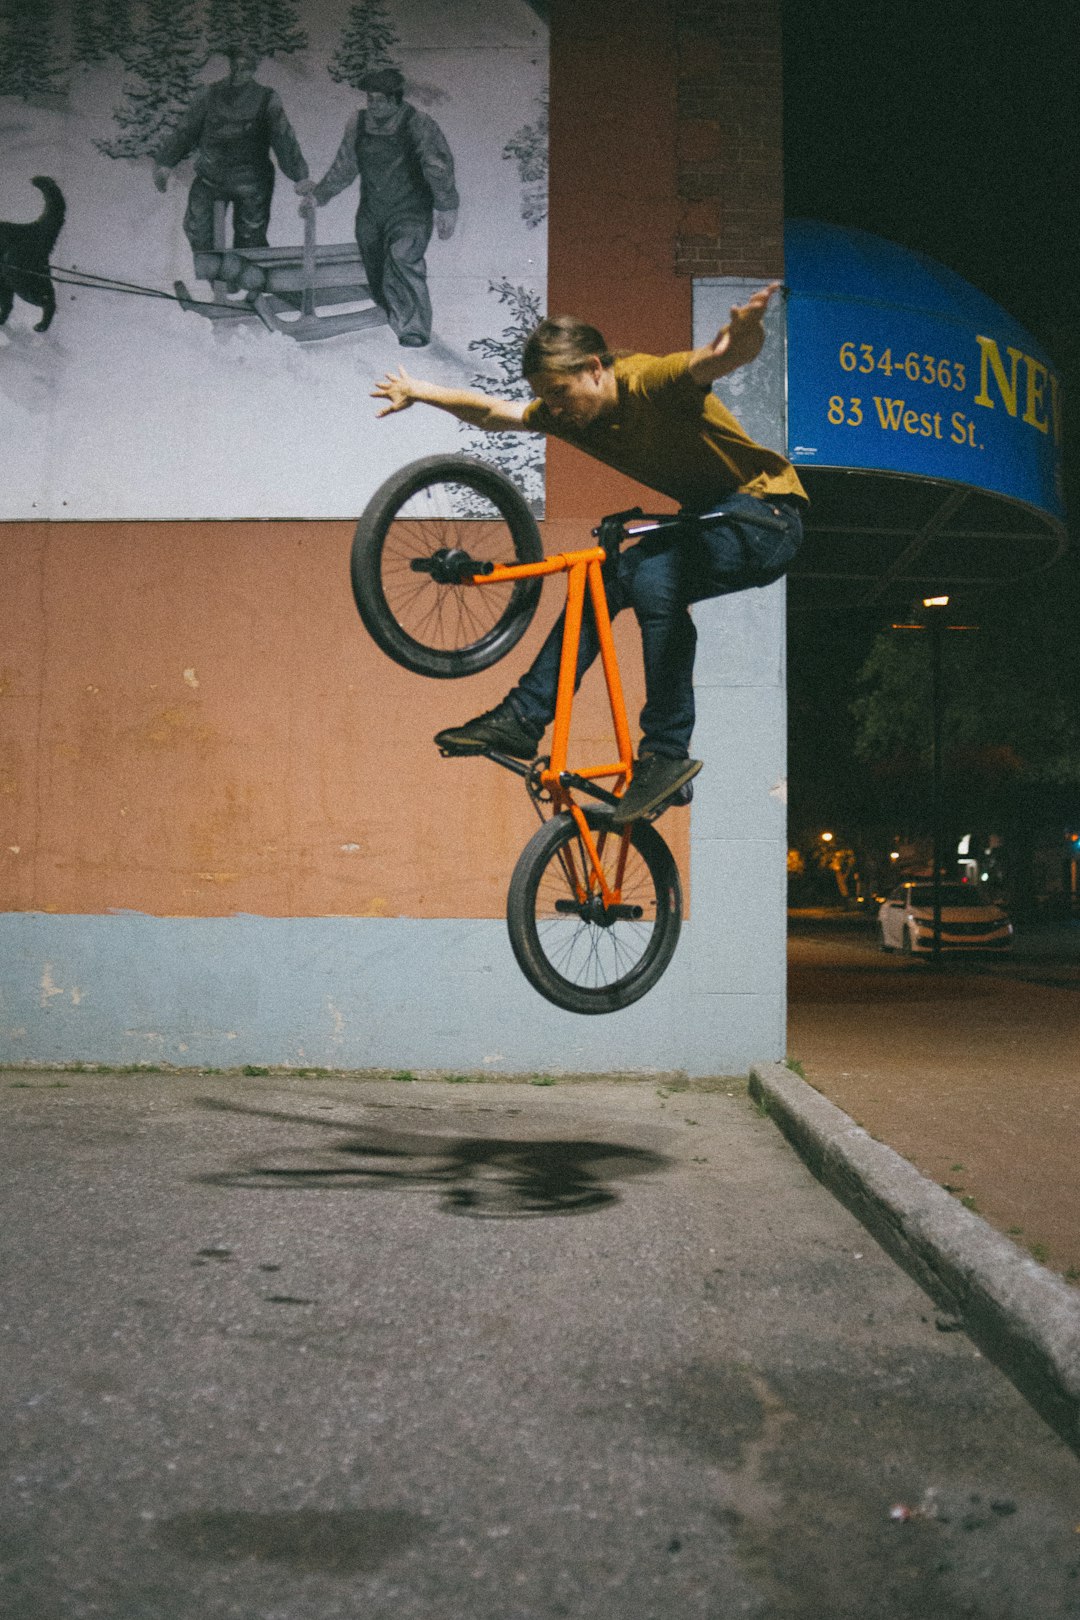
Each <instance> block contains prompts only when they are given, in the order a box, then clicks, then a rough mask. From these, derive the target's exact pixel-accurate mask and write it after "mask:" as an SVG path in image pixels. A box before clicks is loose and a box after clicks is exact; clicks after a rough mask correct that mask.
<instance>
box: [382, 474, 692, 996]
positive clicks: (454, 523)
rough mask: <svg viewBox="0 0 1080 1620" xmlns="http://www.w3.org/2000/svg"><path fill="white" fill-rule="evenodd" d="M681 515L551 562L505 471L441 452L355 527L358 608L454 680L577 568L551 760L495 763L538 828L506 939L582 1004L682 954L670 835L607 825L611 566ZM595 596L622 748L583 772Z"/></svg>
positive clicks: (618, 766) (507, 641)
mask: <svg viewBox="0 0 1080 1620" xmlns="http://www.w3.org/2000/svg"><path fill="white" fill-rule="evenodd" d="M678 521H679V520H678V519H677V518H674V517H649V516H646V515H645V514H644V513H643V512H642V511H641V509H640V508H635V509H634V510H633V511H631V512H619V513H616V514H614V515H613V516H611V517H607V518H604V520H603V521H602V522H601V523H600V525H599V527H598V528H596V529H594V530H593V536H594V538H595V539H596V541H597V544H596V545H594V546H590V547H588V548H587V549H585V550H582V551H569V552H564V553H562V554H560V555H559V556H554V557H545V556H544V554H543V547H542V545H541V542H540V534H539V530H538V529H537V526H536V522H535V519H534V518H533V515H532V513H531V512H530V510H529V508H528V506H527V504H526V502H525V500H524V498H523V497H522V495H521V494H520V492H519V491H518V490H517V489H516V488H515V487H514V485H513V484H512V483H511V482H510V481H509V479H507V478H505V477H504V476H503V475H502V473H500V472H497V471H496V470H495V469H494V468H493V467H489V466H487V465H486V464H485V463H483V462H479V461H473V460H471V459H470V458H468V457H464V456H429V457H427V458H425V459H424V460H422V461H414V462H411V463H410V464H409V465H408V466H406V467H403V468H402V469H401V470H400V472H397V473H395V474H394V475H393V476H392V477H391V478H389V479H387V481H386V482H385V483H384V484H383V485H382V486H381V488H380V489H378V490H377V491H376V493H375V495H374V496H373V497H372V499H371V501H370V502H369V504H368V506H367V507H366V508H365V510H364V513H363V515H362V516H361V518H360V520H359V522H358V523H357V525H356V535H355V538H354V540H353V547H352V586H353V594H354V596H355V598H356V605H357V607H358V608H359V610H360V617H361V618H362V619H363V621H364V624H365V626H366V628H367V629H368V631H369V632H370V634H371V636H372V637H373V639H374V640H375V641H376V642H377V643H378V645H379V646H380V647H381V648H382V650H383V651H384V652H385V653H387V654H388V655H389V656H390V657H391V658H393V659H394V660H395V662H397V663H399V664H402V665H404V667H405V668H406V669H410V670H413V671H414V672H415V673H416V674H418V675H427V676H431V677H434V678H435V679H455V678H457V677H459V676H463V675H472V674H475V673H476V672H477V671H478V670H482V669H487V668H489V667H490V666H491V665H492V664H495V663H497V662H498V661H499V659H501V658H503V657H505V656H506V654H507V653H508V652H509V651H510V650H511V648H512V647H514V646H515V645H516V644H517V642H518V641H519V640H520V639H521V637H522V635H523V634H524V633H525V631H526V629H527V628H528V626H529V624H530V622H531V620H532V618H533V615H534V613H535V611H536V607H537V603H538V601H539V597H540V587H541V582H542V580H543V579H544V577H545V576H547V575H551V574H565V575H566V576H567V593H566V619H565V625H564V631H563V643H562V657H561V662H560V668H559V683H558V695H557V699H556V705H555V719H554V725H553V730H552V739H551V754H550V756H548V757H541V758H539V759H536V760H534V761H533V762H532V764H524V763H523V762H522V761H521V760H518V759H512V758H510V757H509V756H508V755H505V754H500V753H497V752H495V751H490V752H489V753H488V755H487V757H488V758H489V759H492V760H494V761H495V763H496V764H498V765H502V766H504V767H505V768H506V769H507V770H510V771H514V772H515V773H516V774H517V775H519V776H521V777H523V778H524V781H525V785H526V788H527V790H528V793H529V797H530V799H531V800H532V803H533V805H534V806H535V807H536V810H537V814H538V815H539V816H540V820H541V823H542V825H541V826H540V827H539V828H538V830H537V831H536V832H535V833H534V835H533V837H532V838H531V839H530V840H529V842H528V843H527V844H526V846H525V848H524V849H523V850H522V852H521V855H520V857H519V859H518V862H517V865H516V866H515V867H514V872H513V876H512V878H511V880H510V890H509V895H508V898H507V913H506V915H507V926H508V928H509V932H510V944H511V946H512V948H513V951H514V955H515V956H516V958H517V961H518V965H519V966H520V968H521V970H522V972H523V973H524V974H525V977H526V978H527V979H528V980H529V982H530V983H531V984H532V985H533V986H534V987H535V988H536V989H537V990H538V991H539V992H540V994H541V995H543V996H546V997H547V999H548V1000H549V1001H552V1002H554V1003H555V1005H556V1006H559V1007H563V1008H565V1009H566V1010H568V1011H570V1012H577V1013H606V1012H615V1011H617V1010H618V1009H619V1008H621V1007H627V1006H629V1005H630V1003H631V1002H633V1001H636V1000H637V999H638V998H639V997H640V996H643V995H644V994H645V993H646V991H648V990H650V989H651V988H652V987H653V985H654V984H655V983H656V982H657V980H658V979H659V978H660V976H661V974H662V973H663V972H664V970H665V968H666V967H667V965H668V963H669V962H670V961H671V957H672V954H673V952H674V950H675V946H676V944H677V942H678V938H679V930H680V927H681V925H682V889H681V886H680V883H679V873H678V869H677V867H676V864H675V860H674V858H673V856H672V854H671V851H670V850H669V848H668V846H667V844H666V843H665V842H664V840H663V839H662V838H661V836H660V834H659V833H658V832H657V831H656V829H655V827H653V826H651V825H650V824H649V821H648V820H638V821H633V822H630V823H628V824H626V825H624V826H620V827H618V828H615V827H613V826H612V824H611V817H612V810H613V808H614V806H615V805H616V804H617V803H618V799H619V796H620V795H621V794H622V793H624V792H625V791H626V788H627V787H628V785H629V783H630V778H631V776H632V774H633V768H634V755H633V748H632V746H631V741H630V729H629V726H628V724H627V718H626V705H625V702H624V700H623V690H622V682H621V680H620V678H619V666H618V661H617V658H616V655H615V643H614V640H613V637H612V633H611V617H610V614H609V611H608V605H607V597H606V595H605V592H604V582H603V576H602V570H603V567H604V565H605V563H607V562H608V561H609V560H611V559H613V558H614V557H615V556H616V554H617V552H618V550H619V547H620V546H621V545H622V543H623V541H624V540H626V539H631V538H636V537H637V536H638V535H640V534H643V533H647V532H652V531H655V530H656V529H659V528H663V527H666V526H668V525H670V524H673V523H676V522H678ZM586 595H588V598H589V600H590V602H591V605H592V611H593V614H594V616H595V623H596V630H597V635H598V639H599V644H600V660H601V665H602V668H603V674H604V680H605V683H606V686H607V694H608V700H609V703H610V707H611V719H612V725H613V728H614V753H615V756H616V757H615V758H614V759H609V760H606V761H601V762H589V761H585V762H575V763H574V765H573V766H571V765H570V763H569V759H568V752H569V744H570V720H571V714H572V710H573V703H574V676H575V670H576V665H577V654H578V643H579V638H580V633H581V622H582V614H583V612H584V608H585V599H586ZM605 783H606V784H608V785H606V786H605V785H603V784H605ZM583 799H584V800H585V801H587V802H586V803H585V804H582V803H581V802H580V801H581V800H583Z"/></svg>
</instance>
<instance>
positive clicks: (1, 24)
mask: <svg viewBox="0 0 1080 1620" xmlns="http://www.w3.org/2000/svg"><path fill="white" fill-rule="evenodd" d="M66 88H67V86H66V84H65V81H64V68H63V64H62V62H61V60H60V54H59V50H58V48H57V22H56V8H55V5H54V4H53V0H2V4H0V96H18V97H19V98H20V99H21V100H23V101H31V100H33V99H34V97H36V96H56V95H62V94H63V93H64V91H65V90H66Z"/></svg>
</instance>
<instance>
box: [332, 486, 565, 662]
mask: <svg viewBox="0 0 1080 1620" xmlns="http://www.w3.org/2000/svg"><path fill="white" fill-rule="evenodd" d="M543 554H544V553H543V547H542V545H541V543H540V532H539V530H538V529H537V526H536V520H535V519H534V517H533V515H532V513H531V512H530V511H529V508H528V506H527V505H526V503H525V500H524V498H523V497H522V495H521V494H520V492H519V491H518V490H517V489H515V487H514V485H513V484H512V483H511V482H510V480H509V479H508V478H504V476H503V475H502V473H500V472H497V471H496V470H495V468H494V467H489V466H487V465H486V464H485V463H484V462H481V461H473V460H471V459H470V458H469V457H468V456H426V457H425V458H424V459H423V460H422V461H413V462H410V463H409V465H408V466H407V467H402V468H401V470H400V471H399V472H396V473H394V475H393V476H392V477H391V478H388V479H387V480H386V482H385V483H384V484H383V485H382V486H381V487H380V488H379V489H378V490H376V492H375V494H374V495H373V496H372V498H371V500H370V501H369V502H368V504H367V506H366V507H365V508H364V511H363V513H362V514H361V516H360V518H359V521H358V522H357V525H356V533H355V535H354V537H353V545H352V558H351V572H352V588H353V596H354V597H355V599H356V605H357V608H358V609H359V611H360V617H361V619H363V621H364V625H365V627H366V628H367V631H368V633H369V634H370V635H371V637H372V639H373V640H374V641H375V642H377V644H378V645H379V646H380V647H381V648H382V650H383V652H385V653H387V654H388V655H389V656H390V657H391V658H392V659H394V661H395V662H396V663H398V664H403V665H404V666H405V668H406V669H411V670H412V671H413V672H414V674H417V675H430V676H432V677H434V678H435V679H439V680H445V679H453V678H455V677H457V676H461V675H473V674H475V673H476V672H477V671H478V670H481V669H487V668H488V667H489V666H490V665H491V664H495V663H498V661H499V659H500V658H503V657H505V655H506V654H507V653H508V652H509V651H510V649H511V647H513V646H515V645H516V643H517V642H518V641H519V640H520V639H521V637H522V636H523V635H524V633H525V631H526V630H527V629H528V626H529V624H530V622H531V620H532V617H533V614H534V613H535V612H536V604H537V602H538V600H539V597H540V581H539V580H538V579H521V580H512V581H508V582H507V583H505V584H497V585H473V584H471V583H466V581H467V580H471V578H472V577H473V575H474V573H477V572H479V573H482V572H484V571H485V570H489V569H490V567H491V565H492V564H509V565H512V564H515V563H532V562H539V561H540V560H541V558H542V557H543ZM473 563H475V564H477V568H476V569H473V567H472V566H471V565H472V564H473Z"/></svg>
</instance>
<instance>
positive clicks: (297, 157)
mask: <svg viewBox="0 0 1080 1620" xmlns="http://www.w3.org/2000/svg"><path fill="white" fill-rule="evenodd" d="M228 59H229V76H228V78H227V79H218V80H216V81H215V82H214V83H213V84H208V85H206V86H205V87H204V88H203V89H202V90H200V91H199V93H198V94H197V95H196V97H195V99H194V101H193V102H192V104H191V106H190V107H189V109H188V111H187V112H186V113H185V115H184V117H183V118H182V119H181V120H180V122H179V124H177V126H176V128H175V129H174V130H173V132H172V133H171V134H170V135H169V136H167V137H166V139H165V140H164V141H163V142H162V144H161V146H160V147H159V148H158V152H157V156H156V159H155V165H154V184H155V185H156V186H157V188H158V190H159V191H164V190H165V188H166V186H167V185H168V183H169V171H170V170H171V169H174V168H175V167H176V165H177V164H178V163H179V162H180V160H181V159H182V158H185V157H187V156H188V154H189V153H191V152H193V153H194V154H195V179H194V181H193V182H192V186H191V191H190V193H189V195H188V205H187V212H186V213H185V214H184V234H185V236H186V237H187V239H188V241H189V242H190V243H191V250H192V253H193V254H194V256H195V270H196V274H198V275H201V276H203V277H204V279H205V278H209V279H215V272H216V271H217V269H219V265H218V260H217V255H216V254H214V253H213V252H212V250H213V248H214V246H215V243H214V204H215V203H217V202H224V203H227V204H230V205H231V207H232V224H233V246H234V247H238V248H244V247H266V245H267V243H266V228H267V226H268V225H269V223H270V203H271V200H272V198H273V195H274V165H273V163H272V162H271V158H270V154H271V152H272V153H273V155H274V157H275V158H276V159H277V161H278V165H279V167H280V168H281V171H282V173H283V174H284V175H286V176H287V177H288V178H289V179H290V180H292V181H294V182H297V183H299V182H302V181H306V180H307V178H308V166H307V164H306V163H305V161H304V155H303V153H302V152H301V150H300V145H299V142H298V141H297V139H296V135H295V134H294V132H293V127H292V125H291V124H290V123H289V120H288V119H287V118H286V116H285V109H284V108H283V107H282V105H281V99H280V97H279V96H278V94H277V92H276V91H275V90H271V89H270V88H269V87H268V86H267V85H264V84H257V83H256V81H255V70H256V68H257V67H258V65H259V57H258V54H257V53H256V52H255V51H253V50H250V49H249V48H248V47H246V46H237V47H236V48H235V49H234V50H231V51H230V52H229V53H228Z"/></svg>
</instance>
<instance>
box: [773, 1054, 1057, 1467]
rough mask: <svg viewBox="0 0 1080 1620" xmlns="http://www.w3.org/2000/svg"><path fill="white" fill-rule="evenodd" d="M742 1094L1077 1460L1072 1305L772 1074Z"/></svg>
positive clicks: (849, 1126)
mask: <svg viewBox="0 0 1080 1620" xmlns="http://www.w3.org/2000/svg"><path fill="white" fill-rule="evenodd" d="M750 1095H751V1096H752V1097H753V1098H754V1100H755V1102H757V1103H758V1104H759V1105H760V1106H761V1107H763V1108H764V1109H765V1110H766V1111H767V1112H768V1114H769V1115H770V1116H771V1117H772V1118H773V1119H774V1120H775V1122H776V1124H777V1125H778V1126H779V1127H780V1129H781V1130H782V1131H783V1133H784V1135H785V1136H786V1137H787V1138H788V1141H789V1142H791V1144H792V1145H793V1146H794V1147H795V1148H796V1149H797V1151H798V1152H799V1154H800V1155H801V1156H802V1158H803V1159H804V1160H805V1161H806V1163H807V1165H808V1166H809V1168H810V1169H811V1170H812V1171H813V1173H814V1175H815V1176H817V1178H818V1180H819V1181H821V1182H823V1183H824V1185H825V1186H826V1187H828V1189H829V1191H830V1192H832V1193H834V1194H835V1195H836V1197H837V1198H839V1199H840V1201H841V1203H843V1204H845V1205H846V1206H847V1208H848V1209H850V1210H851V1212H852V1213H853V1214H854V1215H856V1216H857V1217H858V1219H859V1220H860V1221H861V1222H862V1223H863V1225H864V1226H865V1227H866V1228H867V1230H868V1231H869V1232H871V1233H872V1234H873V1236H874V1237H875V1238H876V1239H877V1241H878V1242H879V1243H880V1244H881V1246H882V1247H883V1248H884V1249H885V1250H886V1251H887V1253H888V1254H890V1255H891V1256H892V1257H893V1259H894V1260H896V1261H898V1262H899V1264H900V1265H902V1266H903V1267H904V1269H905V1271H907V1272H909V1273H910V1275H911V1276H912V1277H914V1278H915V1280H916V1282H918V1283H919V1284H920V1285H921V1287H923V1288H924V1289H925V1290H926V1292H927V1293H928V1294H929V1295H930V1297H931V1298H932V1299H933V1300H935V1302H936V1303H937V1304H939V1305H940V1306H942V1307H944V1309H945V1310H946V1311H948V1312H949V1313H950V1314H951V1315H954V1316H955V1317H957V1318H958V1319H959V1321H960V1322H961V1323H962V1324H963V1326H964V1328H965V1330H966V1331H967V1333H968V1335H969V1336H970V1337H971V1339H972V1340H974V1342H975V1343H976V1344H977V1345H978V1346H979V1348H980V1350H982V1351H983V1352H984V1353H985V1354H986V1355H987V1356H988V1357H989V1358H990V1359H991V1360H992V1361H993V1362H995V1363H996V1365H997V1366H998V1367H1000V1368H1001V1370H1002V1372H1004V1373H1005V1374H1006V1376H1007V1377H1008V1378H1010V1379H1011V1380H1012V1382H1013V1383H1014V1384H1015V1385H1016V1387H1017V1389H1019V1390H1020V1392H1021V1394H1023V1395H1024V1396H1025V1397H1026V1398H1027V1399H1028V1400H1029V1401H1030V1402H1031V1404H1032V1406H1034V1408H1035V1409H1036V1411H1037V1412H1039V1413H1040V1414H1041V1416H1042V1417H1044V1418H1045V1419H1046V1421H1047V1422H1048V1423H1049V1424H1050V1426H1051V1427H1052V1428H1053V1429H1055V1430H1056V1431H1057V1433H1058V1434H1059V1435H1060V1436H1061V1438H1062V1439H1063V1440H1064V1441H1065V1443H1066V1444H1067V1445H1069V1446H1071V1447H1072V1449H1073V1450H1074V1451H1076V1452H1077V1453H1080V1298H1078V1296H1077V1293H1076V1291H1075V1290H1073V1289H1071V1288H1070V1287H1069V1286H1068V1284H1067V1283H1065V1282H1063V1281H1062V1280H1061V1279H1060V1278H1058V1277H1057V1276H1055V1275H1054V1274H1053V1273H1052V1272H1050V1271H1047V1270H1046V1268H1045V1267H1044V1266H1040V1265H1039V1264H1038V1263H1037V1262H1036V1261H1035V1260H1032V1259H1031V1258H1030V1256H1029V1255H1026V1254H1024V1253H1023V1252H1022V1250H1020V1249H1018V1248H1017V1247H1016V1245H1015V1244H1013V1243H1010V1242H1009V1240H1008V1238H1005V1237H1002V1236H1001V1234H1000V1233H998V1232H995V1231H994V1230H993V1228H992V1227H990V1226H988V1225H987V1224H986V1222H985V1221H983V1220H981V1219H980V1218H979V1217H978V1216H977V1215H974V1214H972V1213H971V1211H970V1210H967V1209H965V1208H964V1207H963V1205H962V1204H958V1203H957V1202H956V1200H955V1199H954V1198H952V1197H951V1196H950V1195H949V1194H948V1193H947V1192H945V1191H944V1190H943V1189H942V1188H941V1187H938V1186H937V1185H936V1184H935V1183H934V1182H932V1181H928V1180H927V1178H926V1177H925V1176H923V1175H921V1174H920V1173H919V1171H918V1170H916V1169H915V1168H914V1166H912V1165H910V1164H909V1163H908V1162H907V1160H906V1159H902V1158H901V1157H900V1155H899V1154H898V1153H895V1152H894V1151H893V1149H892V1148H890V1147H886V1146H885V1145H884V1143H881V1142H876V1141H874V1139H873V1138H872V1137H870V1136H868V1135H867V1133H866V1131H864V1130H863V1129H862V1128H861V1127H860V1126H858V1125H856V1124H855V1123H854V1121H853V1120H851V1119H849V1118H848V1116H847V1114H845V1113H843V1112H842V1110H841V1109H839V1108H837V1107H836V1106H835V1105H834V1104H833V1103H831V1102H829V1101H828V1100H827V1098H825V1097H823V1096H822V1095H821V1094H820V1092H817V1091H815V1090H814V1089H813V1088H812V1087H811V1086H809V1085H807V1083H806V1082H805V1080H800V1079H799V1077H798V1075H796V1074H793V1073H792V1071H791V1070H790V1069H788V1068H785V1067H784V1066H783V1065H781V1064H769V1065H766V1066H762V1067H761V1068H758V1069H755V1070H753V1071H752V1072H751V1075H750Z"/></svg>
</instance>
